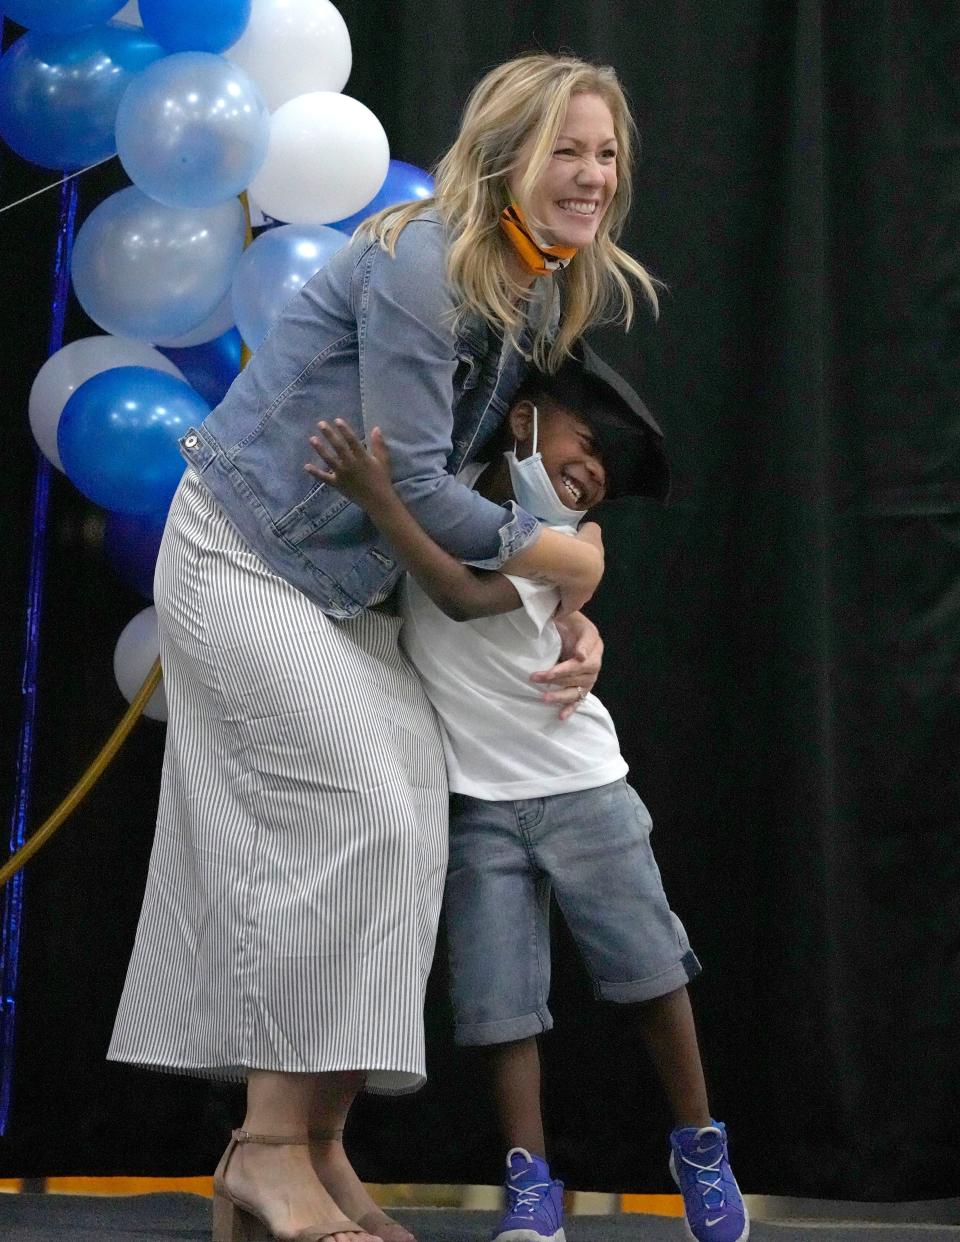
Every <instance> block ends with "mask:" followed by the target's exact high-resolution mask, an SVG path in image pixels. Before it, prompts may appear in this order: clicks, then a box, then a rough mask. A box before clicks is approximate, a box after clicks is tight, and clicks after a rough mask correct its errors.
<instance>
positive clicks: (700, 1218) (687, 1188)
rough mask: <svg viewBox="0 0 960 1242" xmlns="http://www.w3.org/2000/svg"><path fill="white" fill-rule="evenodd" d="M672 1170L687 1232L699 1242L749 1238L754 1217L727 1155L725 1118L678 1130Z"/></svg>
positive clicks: (673, 1142) (672, 1138)
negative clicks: (680, 1197)
mask: <svg viewBox="0 0 960 1242" xmlns="http://www.w3.org/2000/svg"><path fill="white" fill-rule="evenodd" d="M670 1172H671V1173H672V1174H673V1180H674V1181H675V1182H676V1183H677V1185H678V1186H679V1187H680V1193H681V1195H682V1196H683V1210H684V1212H685V1213H686V1225H687V1233H688V1234H689V1235H690V1237H691V1238H693V1239H695V1242H746V1239H747V1238H748V1237H749V1236H750V1219H749V1217H748V1216H747V1209H746V1207H745V1206H744V1202H743V1198H742V1196H741V1194H740V1187H739V1186H738V1185H737V1179H736V1178H735V1177H734V1176H733V1170H732V1169H731V1168H730V1161H729V1160H728V1158H727V1132H726V1129H725V1128H724V1125H723V1122H722V1121H717V1122H714V1123H713V1124H712V1125H709V1126H702V1127H701V1128H699V1129H698V1128H697V1127H696V1126H684V1127H683V1128H682V1129H680V1130H674V1132H673V1133H672V1134H671V1135H670Z"/></svg>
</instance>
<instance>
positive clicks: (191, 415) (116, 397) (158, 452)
mask: <svg viewBox="0 0 960 1242" xmlns="http://www.w3.org/2000/svg"><path fill="white" fill-rule="evenodd" d="M209 412H210V407H209V406H208V405H207V403H206V401H204V400H203V398H202V397H200V396H199V395H198V394H197V393H196V392H194V390H193V389H192V388H191V387H190V385H189V384H187V383H185V382H184V381H183V380H180V379H176V378H175V377H174V376H172V375H164V374H163V372H161V371H153V370H151V369H150V368H149V367H113V368H111V370H109V371H101V372H100V373H99V375H94V376H93V377H92V379H88V380H87V381H86V382H85V383H83V384H81V385H80V387H79V388H78V389H77V390H76V392H74V394H73V396H72V397H71V398H70V400H69V401H68V402H67V404H66V405H65V406H64V407H63V413H62V414H61V416H60V426H59V428H58V431H57V447H58V449H59V451H60V459H61V461H62V462H63V468H64V471H65V472H66V475H67V477H68V478H69V479H70V481H71V482H72V483H73V484H74V486H75V487H77V488H78V489H79V490H80V491H81V492H83V494H84V495H85V496H86V497H88V498H89V499H90V500H92V501H94V503H95V504H98V505H102V506H103V508H105V509H112V510H113V511H115V512H117V513H136V514H150V513H158V512H160V511H161V510H163V509H165V508H167V507H168V506H169V504H170V501H171V500H172V498H173V493H174V492H175V491H176V490H177V484H178V483H179V482H180V478H181V476H182V474H183V469H184V461H183V458H182V457H181V456H180V451H179V449H178V447H177V441H178V440H179V439H180V437H181V436H182V435H183V434H184V433H185V432H186V431H187V429H188V428H190V427H192V426H196V425H197V423H200V422H202V421H203V419H204V418H205V417H206V416H207V414H208V413H209Z"/></svg>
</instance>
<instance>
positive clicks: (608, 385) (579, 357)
mask: <svg viewBox="0 0 960 1242" xmlns="http://www.w3.org/2000/svg"><path fill="white" fill-rule="evenodd" d="M565 371H567V372H568V377H569V379H570V380H571V381H573V382H574V384H575V385H576V387H577V388H578V389H579V390H580V392H581V394H582V396H581V400H582V402H583V405H582V407H581V408H582V409H583V412H584V414H586V415H588V416H589V419H590V423H591V425H592V426H593V427H594V428H595V429H596V432H597V439H598V440H599V442H600V447H601V449H602V450H603V464H604V469H605V470H606V473H607V498H608V499H609V500H616V499H617V498H618V497H620V496H649V497H650V498H651V499H653V500H661V501H662V500H666V499H667V496H668V495H669V494H670V466H669V463H668V462H667V457H666V453H665V452H664V449H663V432H662V431H661V430H660V428H659V426H658V425H657V422H656V420H655V419H654V417H653V415H652V414H651V413H650V411H649V410H648V409H647V407H646V406H645V405H644V403H643V402H642V401H641V400H640V397H639V396H638V395H637V393H636V392H634V390H633V389H632V388H631V387H630V385H629V384H628V383H627V381H626V380H625V379H624V378H623V376H622V375H618V374H617V372H616V371H614V369H613V368H612V367H610V366H608V365H607V363H605V362H604V361H603V359H602V358H601V357H600V356H599V355H598V354H597V352H596V351H595V350H594V349H592V348H591V347H590V346H589V345H588V344H587V343H586V341H581V342H580V343H579V345H578V346H577V348H576V351H575V354H574V357H573V358H570V359H568V360H567V361H566V362H565V363H564V364H563V366H562V367H561V368H560V370H559V371H558V372H557V378H558V379H559V378H560V377H561V376H563V374H564V372H565ZM577 373H579V375H578V374H577ZM578 380H579V382H578Z"/></svg>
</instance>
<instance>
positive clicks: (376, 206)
mask: <svg viewBox="0 0 960 1242" xmlns="http://www.w3.org/2000/svg"><path fill="white" fill-rule="evenodd" d="M433 188H434V187H433V178H432V177H431V176H430V174H429V173H428V172H425V171H424V169H422V168H418V167H417V166H416V164H407V163H405V162H404V161H403V160H391V161H390V164H389V166H388V168H387V175H386V178H385V180H384V182H383V185H382V186H381V187H380V189H379V190H378V191H377V193H376V195H375V196H374V197H373V198H372V199H371V200H370V202H369V203H367V205H366V207H364V208H363V209H362V210H361V211H357V212H355V213H354V214H353V215H352V216H348V217H347V218H346V219H345V220H337V221H336V222H335V223H333V224H331V225H330V227H331V228H332V229H339V230H340V231H341V232H342V233H346V234H347V236H348V237H349V236H350V234H351V233H352V232H353V231H354V229H355V228H356V227H357V226H358V225H360V224H362V223H363V222H364V220H366V218H367V216H372V215H373V214H374V212H377V211H382V210H383V208H384V207H392V206H393V205H394V203H405V202H407V201H409V200H411V199H416V198H431V197H432V196H433Z"/></svg>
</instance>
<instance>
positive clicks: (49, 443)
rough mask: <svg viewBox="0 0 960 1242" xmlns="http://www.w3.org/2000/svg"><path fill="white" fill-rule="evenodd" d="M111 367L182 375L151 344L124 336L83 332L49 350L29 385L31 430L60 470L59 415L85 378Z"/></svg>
mask: <svg viewBox="0 0 960 1242" xmlns="http://www.w3.org/2000/svg"><path fill="white" fill-rule="evenodd" d="M111 367H152V368H153V369H154V370H155V371H165V372H166V373H167V375H173V376H176V378H177V379H183V378H184V375H183V372H182V371H181V370H180V368H179V367H176V366H174V364H173V363H172V362H171V361H170V359H169V358H165V357H164V356H163V354H161V353H160V352H159V351H158V350H156V349H154V348H153V346H152V345H147V344H146V342H144V341H134V340H131V339H130V338H129V337H125V336H85V337H82V338H81V339H80V340H79V341H71V342H70V344H69V345H64V347H63V349H58V350H57V352H56V353H55V354H51V355H50V357H49V358H48V359H47V361H46V362H45V363H44V364H43V366H42V367H41V368H40V370H39V371H38V372H37V378H36V379H35V380H34V381H33V387H32V388H31V389H30V404H29V416H30V430H31V431H32V432H33V438H34V439H35V440H36V442H37V446H38V448H39V449H40V452H41V453H42V454H43V455H44V457H46V458H47V460H48V461H50V462H52V463H53V465H55V466H56V468H57V469H58V470H63V463H62V462H61V460H60V453H59V450H58V449H57V427H58V426H59V424H60V415H61V414H62V413H63V407H64V406H65V405H66V404H67V402H68V401H69V399H70V397H71V396H72V395H73V393H74V392H75V391H76V390H77V389H78V388H79V387H80V385H81V384H83V383H84V382H85V381H86V380H88V379H90V378H91V377H92V376H94V375H99V374H100V372H101V371H109V370H110V369H111Z"/></svg>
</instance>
